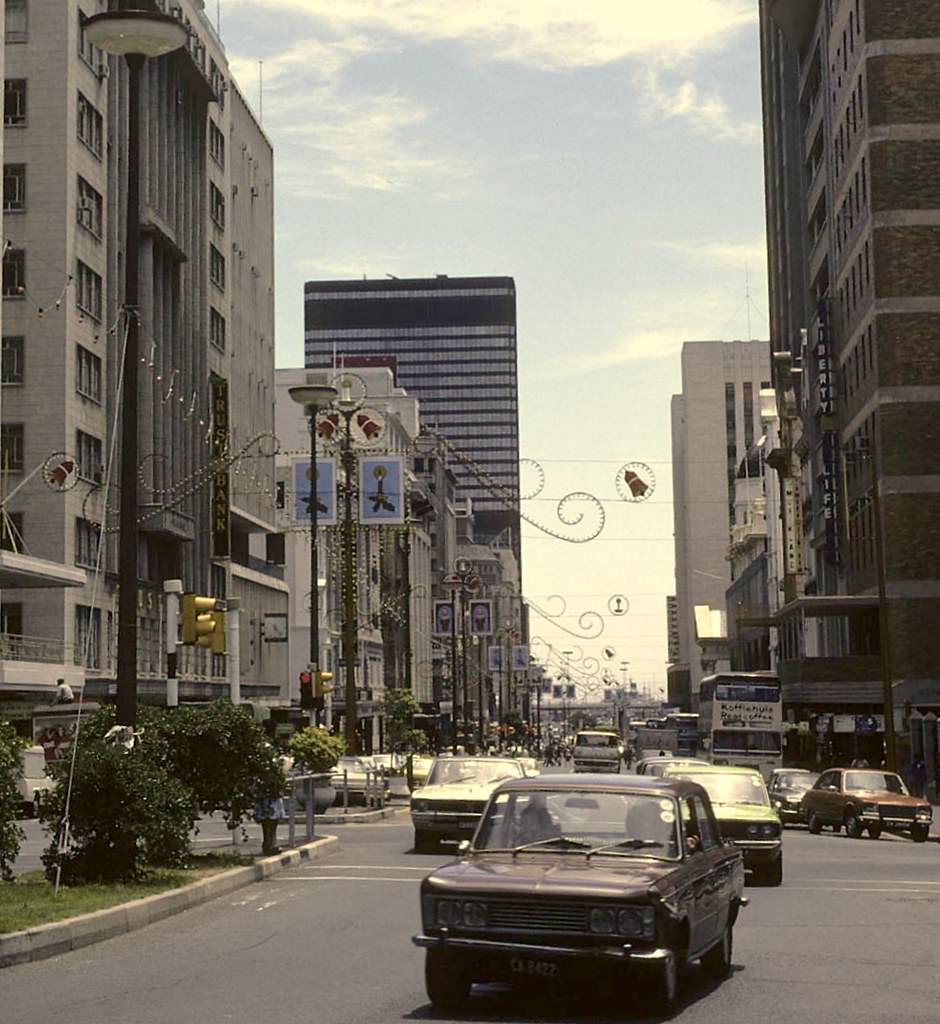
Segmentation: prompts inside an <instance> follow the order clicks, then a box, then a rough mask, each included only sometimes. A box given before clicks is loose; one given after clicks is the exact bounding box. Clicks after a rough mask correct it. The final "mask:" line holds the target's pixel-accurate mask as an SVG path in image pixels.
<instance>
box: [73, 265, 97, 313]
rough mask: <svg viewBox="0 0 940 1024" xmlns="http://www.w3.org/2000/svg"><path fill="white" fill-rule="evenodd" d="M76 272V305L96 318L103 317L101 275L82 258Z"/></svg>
mask: <svg viewBox="0 0 940 1024" xmlns="http://www.w3.org/2000/svg"><path fill="white" fill-rule="evenodd" d="M77 264H78V269H77V272H76V274H75V305H76V306H78V308H79V309H80V310H81V311H82V312H83V313H87V314H88V316H90V317H92V318H93V319H95V320H100V319H101V275H100V274H96V273H95V272H94V271H93V270H92V269H91V267H89V266H88V265H87V264H86V263H82V261H81V260H78V261H77Z"/></svg>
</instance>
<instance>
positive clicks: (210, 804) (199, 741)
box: [139, 700, 286, 828]
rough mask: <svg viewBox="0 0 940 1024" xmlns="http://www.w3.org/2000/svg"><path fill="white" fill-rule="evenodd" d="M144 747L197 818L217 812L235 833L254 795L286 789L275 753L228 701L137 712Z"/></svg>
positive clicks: (261, 732) (253, 723) (251, 722)
mask: <svg viewBox="0 0 940 1024" xmlns="http://www.w3.org/2000/svg"><path fill="white" fill-rule="evenodd" d="M139 717H140V723H141V725H142V726H143V728H144V735H145V742H146V743H147V744H148V745H150V746H154V747H159V748H160V750H161V757H162V758H163V760H164V763H165V764H166V766H167V768H168V770H169V771H170V772H171V773H172V774H173V775H175V776H176V778H178V779H180V780H181V781H183V782H185V783H186V785H187V786H188V787H189V788H190V789H191V790H192V792H193V797H194V799H195V801H196V805H197V807H198V808H199V811H200V813H202V814H212V813H214V812H216V811H221V812H222V813H223V814H224V815H225V821H226V824H227V825H228V826H229V828H236V827H237V826H238V825H239V824H240V823H241V822H242V820H243V819H244V818H245V817H246V815H247V814H248V813H249V812H250V811H251V810H252V809H253V807H254V804H255V800H256V799H257V798H258V796H259V794H271V793H281V792H283V790H284V787H285V784H286V783H285V778H284V772H283V770H282V769H281V763H280V758H279V757H278V756H277V751H276V750H275V749H274V748H273V747H272V746H271V744H270V743H269V742H268V740H267V738H266V737H265V734H264V730H263V729H262V728H261V726H260V725H259V724H258V723H257V722H256V721H255V720H254V718H253V717H252V716H251V714H250V713H249V712H248V711H245V710H242V709H241V708H239V707H236V706H235V705H234V704H232V703H231V701H228V700H218V701H215V702H214V703H212V704H210V705H208V706H206V707H181V708H172V709H165V708H141V709H140V716H139Z"/></svg>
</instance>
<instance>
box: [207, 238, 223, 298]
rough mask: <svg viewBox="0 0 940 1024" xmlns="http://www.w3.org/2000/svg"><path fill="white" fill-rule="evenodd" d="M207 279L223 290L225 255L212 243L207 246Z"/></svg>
mask: <svg viewBox="0 0 940 1024" xmlns="http://www.w3.org/2000/svg"><path fill="white" fill-rule="evenodd" d="M209 280H210V281H211V282H212V283H213V284H214V285H215V286H216V287H217V288H221V289H222V291H225V257H224V256H223V255H222V253H220V252H219V250H218V249H216V247H215V246H214V245H211V244H210V246H209Z"/></svg>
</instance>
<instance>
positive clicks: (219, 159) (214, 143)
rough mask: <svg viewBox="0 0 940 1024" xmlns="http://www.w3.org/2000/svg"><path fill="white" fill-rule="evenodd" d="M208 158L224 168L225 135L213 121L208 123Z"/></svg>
mask: <svg viewBox="0 0 940 1024" xmlns="http://www.w3.org/2000/svg"><path fill="white" fill-rule="evenodd" d="M209 156H211V157H212V159H213V160H215V162H216V163H217V164H218V165H219V167H221V168H223V169H224V168H225V135H224V133H223V132H222V130H221V129H220V128H219V126H218V125H217V124H216V123H215V121H210V122H209Z"/></svg>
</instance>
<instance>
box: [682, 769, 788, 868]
mask: <svg viewBox="0 0 940 1024" xmlns="http://www.w3.org/2000/svg"><path fill="white" fill-rule="evenodd" d="M664 778H670V779H671V778H682V779H689V780H691V781H692V782H697V783H699V785H701V786H702V787H703V788H704V789H705V790H706V791H707V792H708V795H709V797H711V802H712V807H713V808H714V811H715V817H716V818H717V819H718V827H719V828H720V829H721V834H722V836H723V837H724V838H725V839H730V840H731V841H732V842H733V843H734V845H735V846H736V847H737V848H738V849H739V850H740V851H741V852H742V853H743V854H744V867H745V870H746V871H749V872H750V873H751V879H752V881H754V882H757V883H758V884H760V885H780V883H781V882H782V881H783V842H782V839H781V835H782V833H783V825H782V823H781V821H780V818H779V816H778V815H777V812H776V811H775V810H774V808H773V807H772V806H771V804H770V797H769V796H768V794H767V787H766V786H765V785H764V780H763V778H762V777H761V774H760V772H759V771H758V770H757V769H756V768H734V767H730V766H729V767H725V766H723V765H721V766H719V765H712V764H710V765H701V766H694V767H692V768H688V767H686V768H683V767H681V766H678V765H677V766H675V767H672V768H667V769H666V772H665V775H664Z"/></svg>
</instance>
